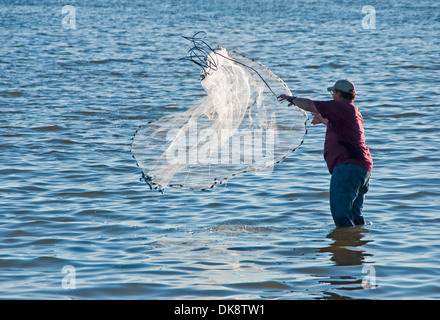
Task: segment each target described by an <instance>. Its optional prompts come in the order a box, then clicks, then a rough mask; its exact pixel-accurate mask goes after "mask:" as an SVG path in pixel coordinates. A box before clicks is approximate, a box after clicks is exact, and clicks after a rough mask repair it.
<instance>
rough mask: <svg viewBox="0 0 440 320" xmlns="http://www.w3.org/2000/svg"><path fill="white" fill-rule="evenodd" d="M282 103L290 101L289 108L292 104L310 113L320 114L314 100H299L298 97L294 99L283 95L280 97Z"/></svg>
mask: <svg viewBox="0 0 440 320" xmlns="http://www.w3.org/2000/svg"><path fill="white" fill-rule="evenodd" d="M278 99H279V100H280V101H284V100H286V101H289V106H291V105H292V104H294V105H296V106H297V107H298V108H301V109H303V110H306V111H310V112H312V113H319V112H318V110H317V109H316V107H315V104H314V103H313V101H312V100H310V99H307V98H298V97H292V96H288V95H286V94H282V95H280V96H279V97H278Z"/></svg>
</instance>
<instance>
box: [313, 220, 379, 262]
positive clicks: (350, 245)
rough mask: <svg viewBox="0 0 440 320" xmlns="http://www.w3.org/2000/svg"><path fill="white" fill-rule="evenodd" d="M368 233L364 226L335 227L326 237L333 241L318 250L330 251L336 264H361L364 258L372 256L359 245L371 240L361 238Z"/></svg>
mask: <svg viewBox="0 0 440 320" xmlns="http://www.w3.org/2000/svg"><path fill="white" fill-rule="evenodd" d="M367 233H369V231H368V230H367V229H365V228H364V227H362V226H361V227H354V228H336V229H335V230H333V231H332V232H330V233H329V234H328V235H327V238H328V239H332V240H333V241H334V242H333V243H332V244H331V245H330V246H328V247H326V248H322V249H320V250H319V252H330V253H331V254H332V257H331V259H330V260H332V261H334V262H335V264H336V266H353V265H362V264H363V262H364V258H365V257H367V256H372V255H371V254H368V253H366V252H365V250H362V249H361V247H362V246H363V245H366V244H367V243H369V242H371V241H372V240H362V239H363V238H364V236H365V234H367Z"/></svg>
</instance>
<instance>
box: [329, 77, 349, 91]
mask: <svg viewBox="0 0 440 320" xmlns="http://www.w3.org/2000/svg"><path fill="white" fill-rule="evenodd" d="M335 89H336V90H339V91H342V92H346V93H354V92H356V90H355V88H354V84H353V82H351V81H349V80H347V79H344V80H338V81H336V83H335V85H334V86H333V87H329V88H327V90H328V91H333V90H335Z"/></svg>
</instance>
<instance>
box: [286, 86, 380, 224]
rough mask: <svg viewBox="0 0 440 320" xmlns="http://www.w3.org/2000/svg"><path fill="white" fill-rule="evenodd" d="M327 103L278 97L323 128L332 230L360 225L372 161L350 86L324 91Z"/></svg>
mask: <svg viewBox="0 0 440 320" xmlns="http://www.w3.org/2000/svg"><path fill="white" fill-rule="evenodd" d="M327 90H328V91H330V92H331V93H332V95H333V100H331V101H315V100H310V99H305V98H298V97H294V96H288V95H284V94H283V95H281V96H279V99H280V100H281V101H283V100H287V101H289V103H290V104H289V105H292V104H295V105H296V106H298V107H299V108H301V109H304V110H306V111H310V112H311V113H312V114H313V116H314V118H313V120H312V124H318V123H323V124H325V125H327V132H326V135H325V144H324V158H325V161H326V163H327V167H328V170H329V172H330V174H331V175H332V176H331V181H330V210H331V213H332V217H333V220H334V222H335V224H336V227H352V226H356V225H364V224H365V219H364V217H363V215H362V208H363V204H364V199H365V194H366V193H367V192H368V188H369V180H370V175H371V170H372V169H373V160H372V159H371V155H370V151H369V149H368V147H367V145H366V144H365V136H364V126H363V118H362V115H361V113H360V112H359V110H358V109H357V107H356V106H355V105H354V103H353V101H354V99H355V97H356V91H355V87H354V84H353V83H352V82H350V81H348V80H339V81H336V83H335V85H334V86H333V87H330V88H328V89H327Z"/></svg>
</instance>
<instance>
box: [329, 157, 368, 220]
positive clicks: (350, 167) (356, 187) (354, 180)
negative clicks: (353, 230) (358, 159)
mask: <svg viewBox="0 0 440 320" xmlns="http://www.w3.org/2000/svg"><path fill="white" fill-rule="evenodd" d="M370 176H371V171H368V170H365V169H364V168H362V167H360V166H358V165H355V164H340V165H338V166H336V167H335V168H334V169H333V172H332V177H331V180H330V210H331V213H332V217H333V221H334V222H335V225H336V227H354V226H356V225H364V224H365V219H364V217H363V215H362V209H363V206H364V200H365V194H366V193H367V192H368V189H369V186H370Z"/></svg>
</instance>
